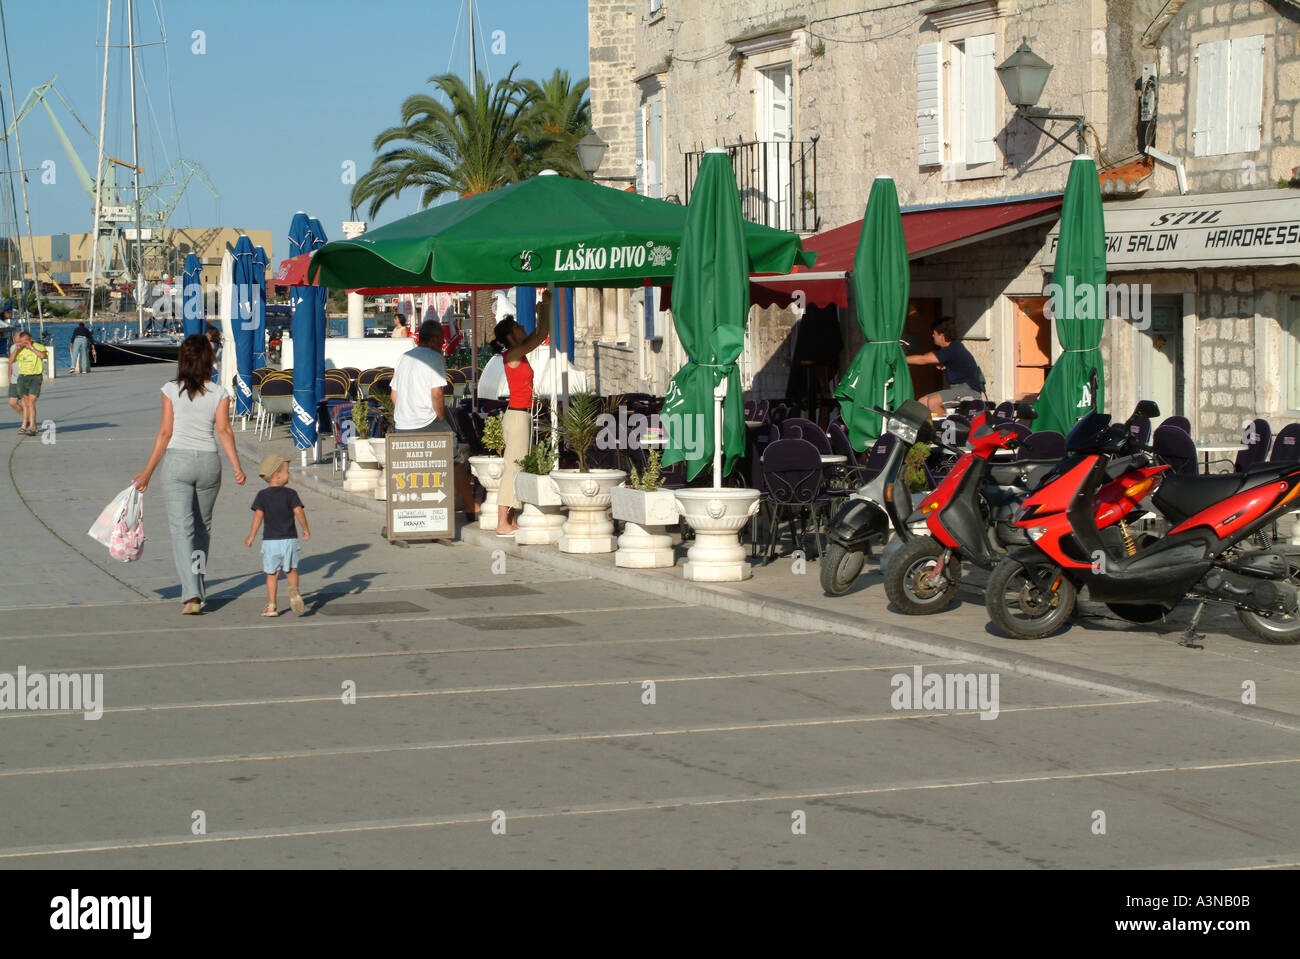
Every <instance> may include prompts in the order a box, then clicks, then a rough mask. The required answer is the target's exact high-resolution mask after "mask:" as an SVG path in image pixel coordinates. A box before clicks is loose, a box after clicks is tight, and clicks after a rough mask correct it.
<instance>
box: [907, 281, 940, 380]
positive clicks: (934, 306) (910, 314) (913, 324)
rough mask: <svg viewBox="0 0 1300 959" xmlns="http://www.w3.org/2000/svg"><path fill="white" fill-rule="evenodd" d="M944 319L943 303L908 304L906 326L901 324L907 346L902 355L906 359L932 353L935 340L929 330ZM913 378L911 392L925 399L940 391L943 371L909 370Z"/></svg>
mask: <svg viewBox="0 0 1300 959" xmlns="http://www.w3.org/2000/svg"><path fill="white" fill-rule="evenodd" d="M941 316H943V300H940V299H937V298H920V299H911V300H908V301H907V322H906V323H904V324H903V339H904V340H906V341H907V345H906V346H905V347H903V352H904V353H906V354H908V355H909V356H910V355H912V354H913V353H929V352H930V351H931V350H933V349H934V337H933V336H931V335H930V327H931V326H933V325H934V321H935V320H937V319H939V317H941ZM907 369H908V372H910V373H911V374H912V392H913V393H914V394H915V395H917V396H925V395H926V394H927V393H934V392H937V391H938V390H941V389H943V387H944V379H943V371H942V370H940V369H939V367H937V366H934V365H927V366H909V367H908V368H907Z"/></svg>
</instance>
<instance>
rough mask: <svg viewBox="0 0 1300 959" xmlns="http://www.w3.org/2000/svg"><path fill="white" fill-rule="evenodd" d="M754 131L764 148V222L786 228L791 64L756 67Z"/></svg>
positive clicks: (791, 131)
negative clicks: (765, 207) (759, 68)
mask: <svg viewBox="0 0 1300 959" xmlns="http://www.w3.org/2000/svg"><path fill="white" fill-rule="evenodd" d="M754 79H755V93H756V95H757V102H756V104H755V107H756V109H755V113H756V114H757V116H756V119H757V123H755V127H756V130H755V133H757V135H758V140H759V143H761V144H762V147H761V149H762V150H763V158H762V162H763V174H762V180H761V181H760V182H761V187H762V189H763V191H764V193H765V194H766V196H765V197H764V202H765V203H766V206H767V210H766V213H767V220H766V221H765V222H766V225H767V226H772V227H775V228H776V229H778V230H789V229H790V228H791V227H790V224H789V223H788V222H787V221H788V220H789V217H790V214H791V210H792V208H791V206H790V186H791V184H790V166H791V164H790V159H791V154H790V151H791V149H792V145H791V144H792V141H793V140H794V102H793V100H794V97H793V90H794V75H793V74H792V73H791V69H790V64H788V63H783V64H781V65H780V66H776V67H769V68H768V69H765V70H758V71H757V73H756V75H755V77H754Z"/></svg>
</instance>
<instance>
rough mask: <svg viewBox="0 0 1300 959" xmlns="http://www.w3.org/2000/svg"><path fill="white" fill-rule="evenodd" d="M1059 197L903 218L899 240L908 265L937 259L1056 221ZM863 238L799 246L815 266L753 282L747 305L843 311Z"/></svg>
mask: <svg viewBox="0 0 1300 959" xmlns="http://www.w3.org/2000/svg"><path fill="white" fill-rule="evenodd" d="M1060 207H1061V197H1060V196H1055V197H1044V198H1036V199H1033V200H1016V201H1005V200H1003V201H998V202H993V203H980V204H975V205H968V206H941V207H933V208H930V209H925V210H912V211H910V212H904V213H903V235H904V237H905V238H906V240H907V255H908V258H909V259H913V260H915V259H918V258H919V257H923V256H929V255H931V254H934V253H941V252H943V251H944V250H950V249H953V248H954V247H958V246H965V245H966V244H968V243H974V242H976V241H977V240H981V239H988V238H990V237H994V236H999V235H1001V234H1003V233H1010V232H1012V231H1013V230H1023V229H1025V228H1026V227H1029V226H1034V225H1036V224H1039V223H1049V222H1052V221H1054V220H1055V219H1056V218H1057V217H1058V216H1059V215H1060ZM861 234H862V221H861V220H854V221H853V222H852V223H846V224H845V225H844V226H840V227H836V228H835V229H833V230H827V231H826V232H825V233H818V234H817V235H816V236H810V237H808V239H806V240H804V241H803V246H804V249H805V250H816V251H817V264H816V266H814V267H812V268H811V269H807V268H803V267H800V268H799V269H798V270H796V271H795V272H793V273H789V274H786V275H785V276H782V277H774V276H768V277H755V278H754V279H753V281H752V282H751V283H750V301H751V302H752V303H754V304H756V305H758V306H772V305H773V304H776V305H779V306H788V305H789V304H790V303H791V302H793V300H794V291H796V290H800V291H802V293H803V296H804V299H805V302H807V303H810V304H813V305H815V306H830V305H831V304H835V305H837V306H841V307H847V306H848V305H849V301H848V285H847V279H846V278H847V274H848V273H849V272H851V271H852V269H853V256H854V254H855V253H856V252H857V249H858V238H859V236H861Z"/></svg>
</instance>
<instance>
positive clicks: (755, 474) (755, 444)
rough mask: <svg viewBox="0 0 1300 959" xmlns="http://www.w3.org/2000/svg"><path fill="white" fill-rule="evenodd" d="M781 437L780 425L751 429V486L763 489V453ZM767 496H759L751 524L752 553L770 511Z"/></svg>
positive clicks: (755, 550)
mask: <svg viewBox="0 0 1300 959" xmlns="http://www.w3.org/2000/svg"><path fill="white" fill-rule="evenodd" d="M780 438H781V430H780V428H779V427H776V426H773V425H772V424H771V423H764V424H763V425H762V426H759V427H755V428H754V429H752V430H750V431H749V440H750V443H749V488H750V489H756V490H759V491H762V490H763V489H764V487H763V454H764V453H765V452H767V448H768V447H769V446H771V445H772V444H773V443H775V442H776V441H777V440H779V439H780ZM768 511H769V510H768V506H767V498H766V496H760V497H759V498H758V512H757V513H755V514H754V518H753V520H752V521H751V522H750V524H749V532H750V544H749V545H750V555H751V556H754V555H757V553H758V534H759V531H760V530H761V529H762V528H763V522H764V515H763V514H764V513H765V512H768Z"/></svg>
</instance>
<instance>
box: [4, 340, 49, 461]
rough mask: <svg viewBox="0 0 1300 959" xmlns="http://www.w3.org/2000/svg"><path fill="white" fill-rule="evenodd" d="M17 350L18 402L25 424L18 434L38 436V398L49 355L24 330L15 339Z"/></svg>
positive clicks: (14, 359)
mask: <svg viewBox="0 0 1300 959" xmlns="http://www.w3.org/2000/svg"><path fill="white" fill-rule="evenodd" d="M15 342H16V343H17V349H16V350H15V351H14V356H13V363H14V364H15V365H16V366H17V368H18V390H17V392H18V402H19V404H20V405H21V406H22V410H21V412H22V415H23V422H22V425H21V426H19V427H18V432H19V433H21V434H23V435H24V436H35V435H36V397H38V396H40V395H41V381H42V379H43V378H44V373H45V360H46V359H47V358H48V356H49V354H48V353H47V352H46V349H45V346H44V344H41V343H37V342H35V341H34V340H33V339H32V334H31V333H30V332H28V331H27V330H23V331H22V332H21V333H19V334H18V336H17V337H15Z"/></svg>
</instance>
